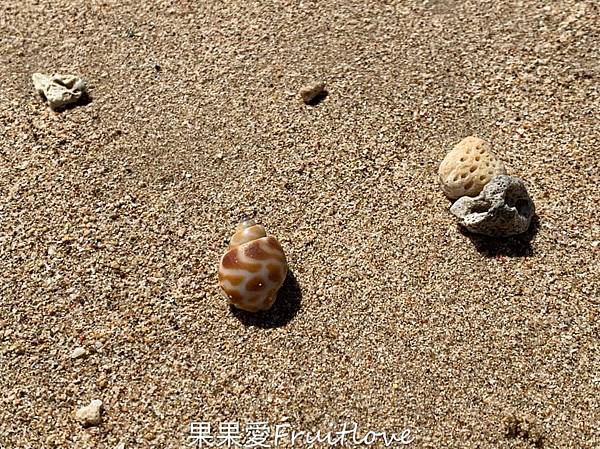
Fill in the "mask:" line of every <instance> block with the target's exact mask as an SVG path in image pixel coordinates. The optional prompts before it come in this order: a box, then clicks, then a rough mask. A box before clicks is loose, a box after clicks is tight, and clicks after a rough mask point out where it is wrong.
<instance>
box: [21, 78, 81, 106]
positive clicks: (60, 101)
mask: <svg viewBox="0 0 600 449" xmlns="http://www.w3.org/2000/svg"><path fill="white" fill-rule="evenodd" d="M31 78H32V80H33V85H34V87H35V89H36V90H37V92H38V93H39V94H40V95H42V96H43V97H44V98H45V99H46V100H47V101H48V105H49V106H50V108H51V109H53V110H56V109H60V108H62V107H64V106H66V105H68V104H71V103H77V102H78V101H79V100H80V99H81V98H82V97H84V96H85V95H87V84H86V82H85V81H84V80H82V79H81V78H78V77H76V76H74V75H52V76H47V75H43V74H41V73H34V74H33V75H32V76H31Z"/></svg>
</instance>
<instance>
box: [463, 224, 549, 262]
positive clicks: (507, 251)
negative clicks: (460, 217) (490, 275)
mask: <svg viewBox="0 0 600 449" xmlns="http://www.w3.org/2000/svg"><path fill="white" fill-rule="evenodd" d="M539 227H540V220H539V218H538V216H537V215H534V216H533V218H532V219H531V225H530V226H529V229H528V230H527V232H524V233H523V234H519V235H515V236H513V237H486V236H483V235H478V234H472V233H470V232H469V231H467V230H465V229H464V228H462V227H460V226H459V229H460V232H461V234H462V235H464V236H466V237H468V238H469V240H471V242H473V245H474V246H475V249H477V251H479V253H480V254H482V255H483V256H485V257H499V256H506V257H531V256H533V248H532V246H531V242H532V241H533V239H534V237H535V235H536V234H537V233H538V230H539Z"/></svg>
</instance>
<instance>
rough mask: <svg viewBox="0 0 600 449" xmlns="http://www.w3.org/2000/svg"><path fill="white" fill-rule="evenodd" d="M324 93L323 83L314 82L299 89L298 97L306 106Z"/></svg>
mask: <svg viewBox="0 0 600 449" xmlns="http://www.w3.org/2000/svg"><path fill="white" fill-rule="evenodd" d="M324 93H325V83H323V82H321V81H316V82H314V83H311V84H307V85H306V86H304V87H303V88H302V89H300V97H302V100H303V101H304V103H306V104H311V103H313V102H314V101H315V100H317V98H319V97H321V96H322V95H323V94H324Z"/></svg>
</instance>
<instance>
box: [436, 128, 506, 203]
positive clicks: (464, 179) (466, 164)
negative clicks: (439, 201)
mask: <svg viewBox="0 0 600 449" xmlns="http://www.w3.org/2000/svg"><path fill="white" fill-rule="evenodd" d="M505 174H506V169H505V168H504V164H503V163H502V161H501V160H500V159H498V158H497V157H496V155H494V153H492V150H491V148H490V144H489V143H487V142H486V141H485V140H482V139H480V138H479V137H475V136H469V137H466V138H465V139H463V140H461V141H460V142H459V143H458V144H457V145H455V146H454V148H453V149H452V151H450V152H449V153H448V154H447V155H446V157H445V158H444V160H443V161H442V163H441V164H440V168H439V170H438V175H439V181H440V186H441V187H442V190H443V191H444V193H445V194H446V196H447V197H448V198H450V199H456V198H460V197H461V196H476V195H479V193H480V192H481V190H482V189H483V187H484V186H485V185H486V184H487V183H488V182H490V180H491V179H492V178H493V177H494V176H498V175H505Z"/></svg>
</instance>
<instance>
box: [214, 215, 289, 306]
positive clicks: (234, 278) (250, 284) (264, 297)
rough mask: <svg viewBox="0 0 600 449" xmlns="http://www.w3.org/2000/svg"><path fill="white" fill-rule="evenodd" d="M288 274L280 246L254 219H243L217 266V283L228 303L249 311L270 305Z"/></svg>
mask: <svg viewBox="0 0 600 449" xmlns="http://www.w3.org/2000/svg"><path fill="white" fill-rule="evenodd" d="M286 275H287V261H286V259H285V254H284V253H283V249H281V245H280V244H279V242H278V241H277V239H276V238H275V237H273V236H272V235H269V236H267V233H266V231H265V228H264V227H263V226H261V225H258V224H256V222H255V221H254V220H246V221H243V222H242V223H241V224H240V225H239V226H238V227H237V229H236V233H235V234H234V235H233V237H232V238H231V241H230V242H229V248H228V250H227V252H226V253H225V254H224V255H223V257H222V258H221V263H220V265H219V285H220V286H221V289H222V290H223V293H224V294H225V296H226V297H227V299H228V300H229V302H230V304H233V305H234V306H235V307H237V308H239V309H242V310H246V311H248V312H258V311H259V310H268V309H269V308H271V306H272V305H273V303H274V302H275V299H276V298H277V290H279V288H280V287H281V286H282V285H283V281H284V280H285V277H286Z"/></svg>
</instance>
